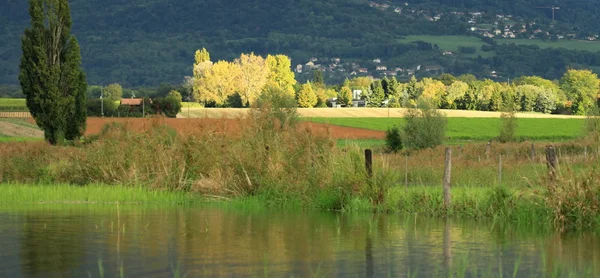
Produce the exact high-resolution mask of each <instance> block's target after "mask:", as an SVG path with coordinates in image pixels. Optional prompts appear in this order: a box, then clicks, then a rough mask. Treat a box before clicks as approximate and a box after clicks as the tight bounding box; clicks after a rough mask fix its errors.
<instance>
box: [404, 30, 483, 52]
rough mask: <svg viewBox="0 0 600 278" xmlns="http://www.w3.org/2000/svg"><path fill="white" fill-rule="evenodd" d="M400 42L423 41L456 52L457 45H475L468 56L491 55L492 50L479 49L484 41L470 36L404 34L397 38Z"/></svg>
mask: <svg viewBox="0 0 600 278" xmlns="http://www.w3.org/2000/svg"><path fill="white" fill-rule="evenodd" d="M399 41H400V42H401V43H410V42H413V41H425V42H429V43H431V44H437V45H438V46H439V47H440V49H441V50H448V51H452V52H458V47H459V46H467V47H475V49H477V52H476V53H475V54H471V55H468V56H477V55H481V57H489V56H493V55H494V52H485V51H481V46H482V45H484V44H485V43H484V42H483V41H482V40H481V39H479V38H477V37H471V36H431V35H414V36H406V37H405V38H403V39H400V40H399Z"/></svg>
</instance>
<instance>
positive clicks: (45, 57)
mask: <svg viewBox="0 0 600 278" xmlns="http://www.w3.org/2000/svg"><path fill="white" fill-rule="evenodd" d="M29 15H30V17H31V27H30V28H26V29H25V33H24V36H23V37H22V50H23V56H22V57H21V64H20V67H19V68H20V73H19V81H20V83H21V88H22V90H23V93H24V94H25V96H26V99H27V108H29V111H30V112H31V115H32V116H33V118H34V119H35V122H36V123H37V125H38V126H39V127H40V128H41V129H42V130H44V137H45V139H46V140H47V141H48V142H49V143H51V144H53V145H54V144H57V143H60V142H61V141H63V140H65V139H66V140H76V139H79V138H80V137H81V135H83V133H84V131H85V127H86V124H85V121H86V118H87V110H86V106H85V105H86V88H87V83H86V78H85V73H84V72H83V70H82V68H81V55H80V50H79V44H78V43H77V40H76V39H75V37H74V36H73V35H71V24H72V22H71V13H70V9H69V3H68V1H67V0H30V1H29Z"/></svg>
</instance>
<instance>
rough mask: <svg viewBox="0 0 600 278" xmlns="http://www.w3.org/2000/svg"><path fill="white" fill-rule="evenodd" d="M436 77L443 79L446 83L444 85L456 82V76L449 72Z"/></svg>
mask: <svg viewBox="0 0 600 278" xmlns="http://www.w3.org/2000/svg"><path fill="white" fill-rule="evenodd" d="M436 79H437V80H439V81H441V82H442V83H444V85H446V86H450V85H451V84H453V83H454V82H456V77H454V75H452V74H449V73H444V74H442V75H440V76H438V77H437V78H436Z"/></svg>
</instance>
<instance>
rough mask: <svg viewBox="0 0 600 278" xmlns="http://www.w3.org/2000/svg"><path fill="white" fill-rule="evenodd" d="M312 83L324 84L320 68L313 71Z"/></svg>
mask: <svg viewBox="0 0 600 278" xmlns="http://www.w3.org/2000/svg"><path fill="white" fill-rule="evenodd" d="M313 84H316V85H325V79H324V78H323V72H322V71H320V70H314V71H313Z"/></svg>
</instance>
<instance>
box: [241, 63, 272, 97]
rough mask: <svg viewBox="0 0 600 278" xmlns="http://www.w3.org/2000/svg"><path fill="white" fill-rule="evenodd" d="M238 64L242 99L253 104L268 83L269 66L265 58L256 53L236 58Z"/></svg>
mask: <svg viewBox="0 0 600 278" xmlns="http://www.w3.org/2000/svg"><path fill="white" fill-rule="evenodd" d="M236 65H237V66H238V67H239V72H240V78H239V83H238V84H239V87H238V91H239V92H240V95H241V96H242V101H243V103H249V104H252V103H254V101H256V99H257V98H258V96H259V94H260V93H261V92H262V90H263V89H264V88H265V85H266V84H267V77H268V75H269V68H268V67H267V64H266V61H265V59H263V58H262V57H260V56H257V55H254V53H250V54H242V55H241V56H240V58H239V59H237V60H236Z"/></svg>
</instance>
